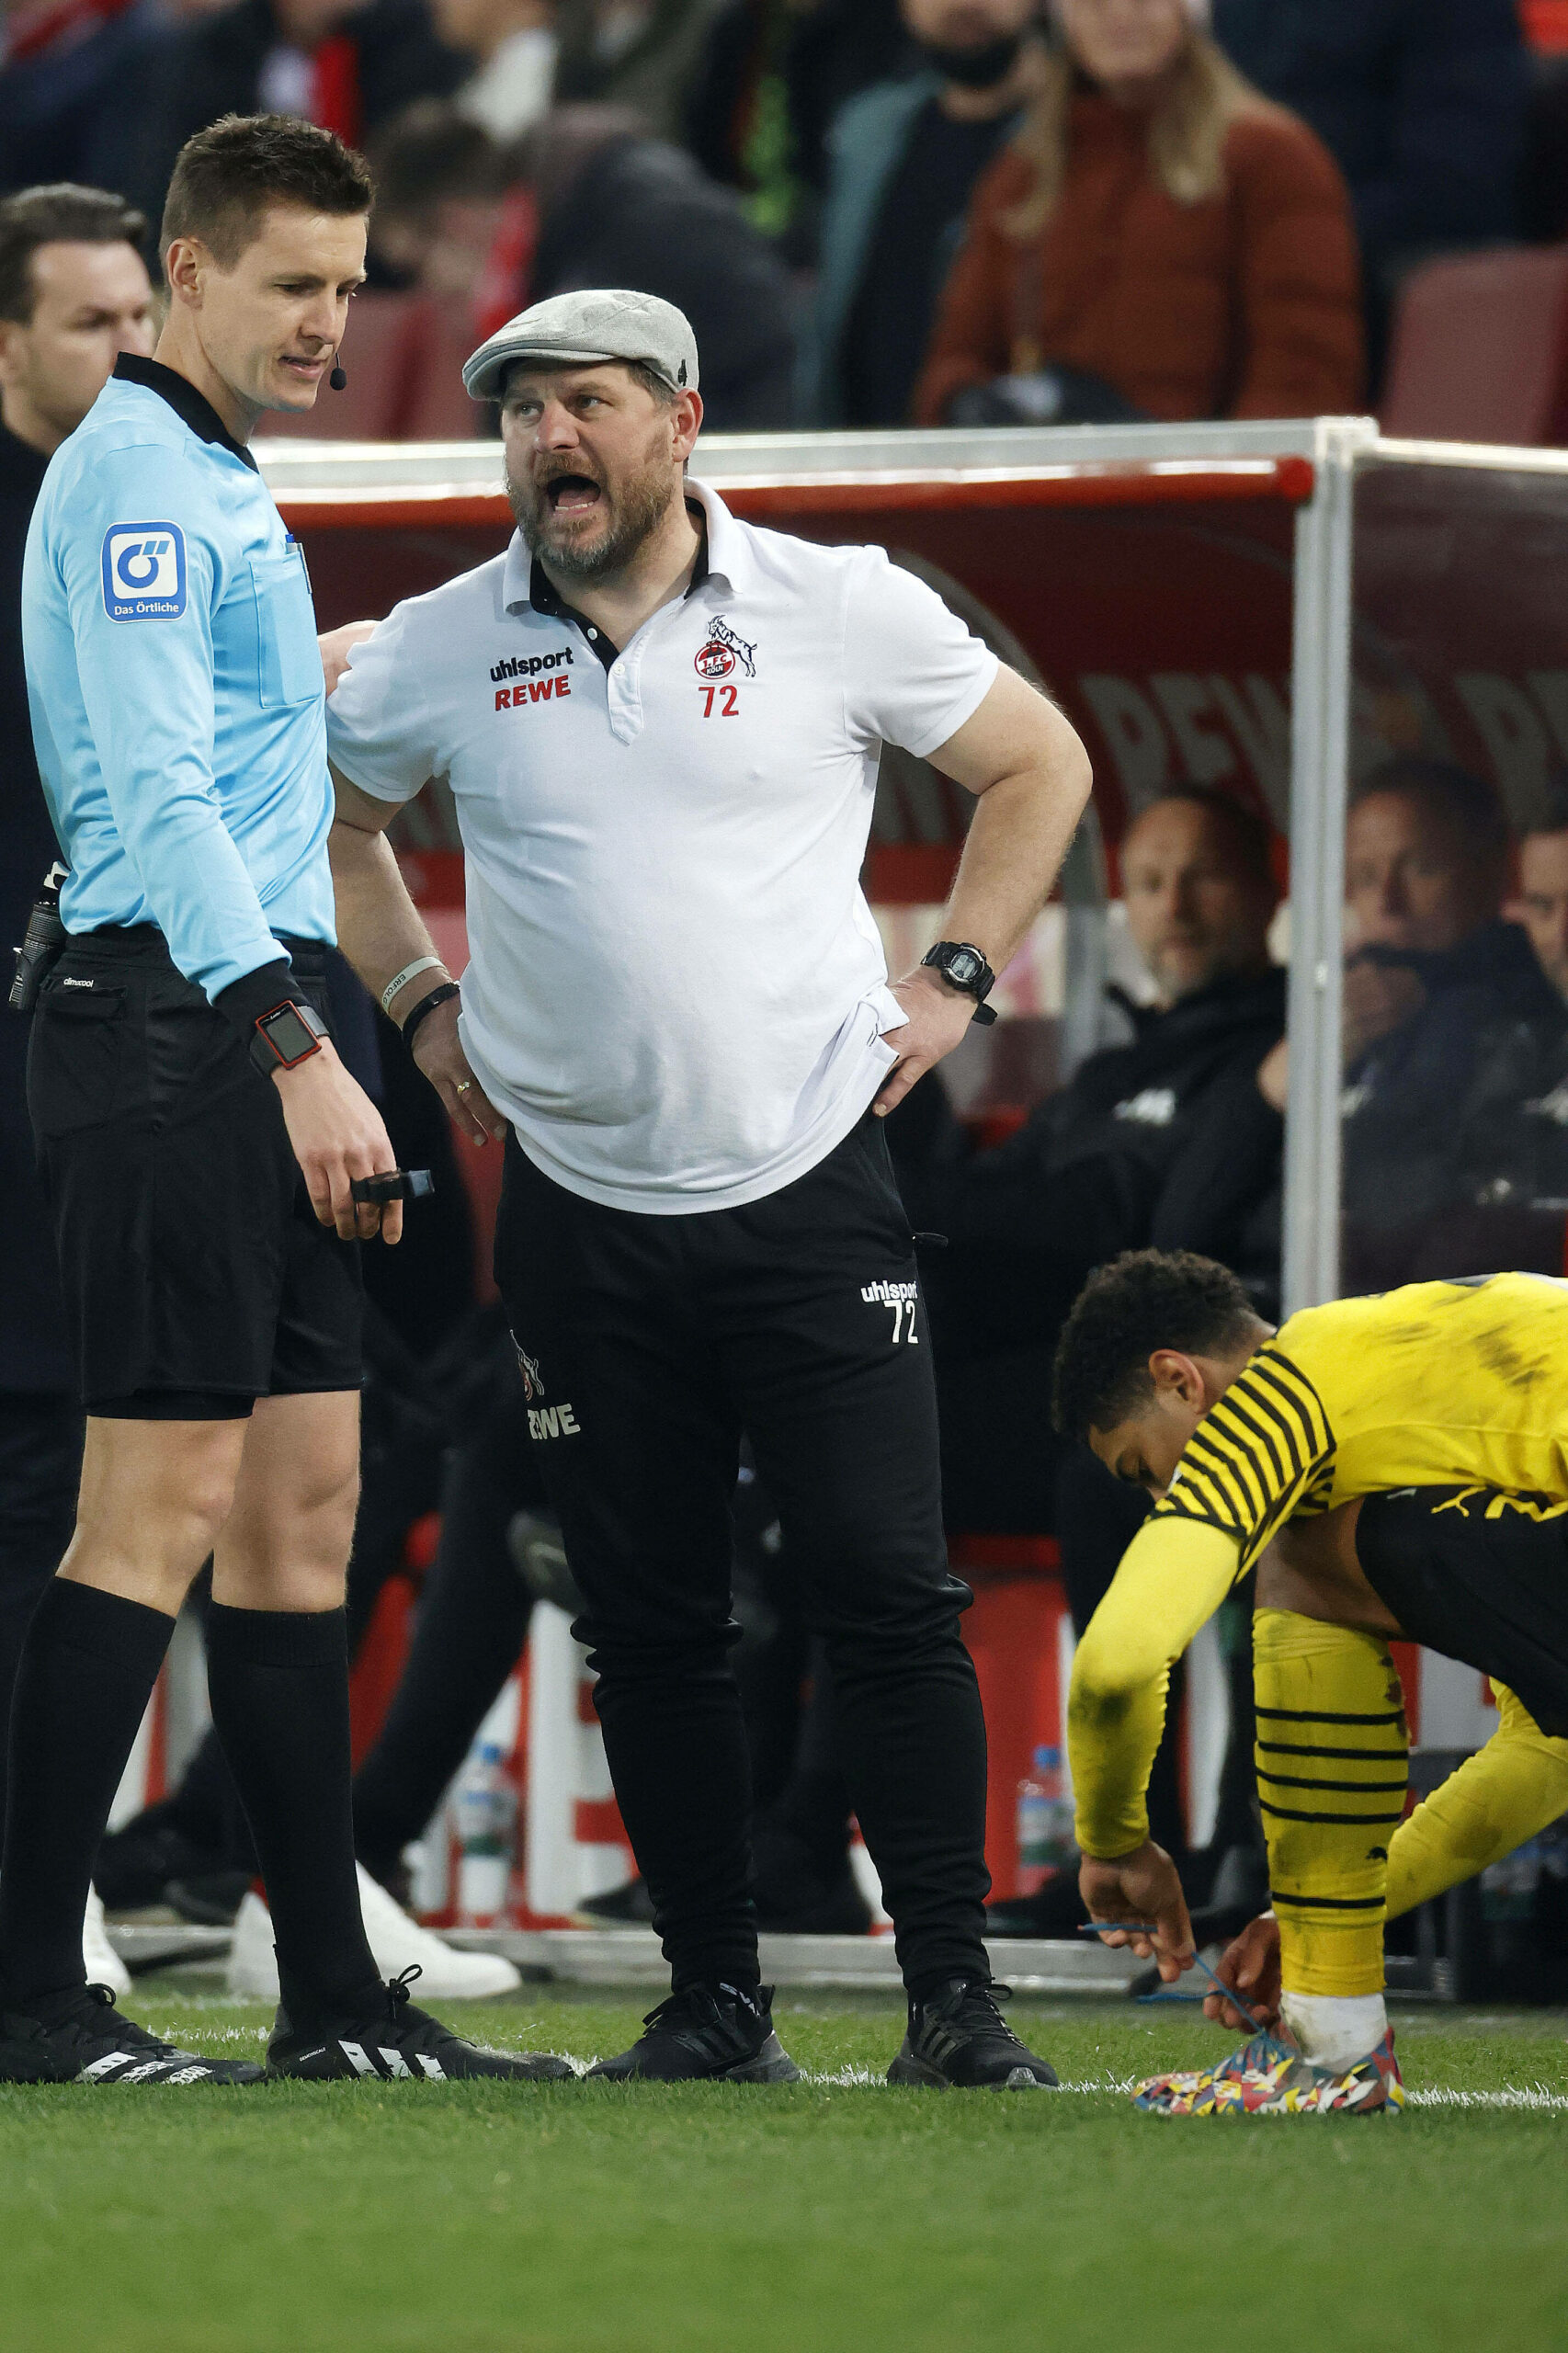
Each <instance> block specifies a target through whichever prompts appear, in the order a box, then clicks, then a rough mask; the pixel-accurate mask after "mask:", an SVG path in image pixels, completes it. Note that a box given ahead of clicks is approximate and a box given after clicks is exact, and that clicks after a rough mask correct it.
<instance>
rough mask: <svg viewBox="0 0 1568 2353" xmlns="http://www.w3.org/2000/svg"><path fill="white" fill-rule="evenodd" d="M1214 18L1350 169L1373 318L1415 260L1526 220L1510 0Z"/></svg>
mask: <svg viewBox="0 0 1568 2353" xmlns="http://www.w3.org/2000/svg"><path fill="white" fill-rule="evenodd" d="M1214 31H1215V34H1216V36H1217V37H1218V39H1219V40H1220V42H1221V45H1222V46H1223V47H1224V48H1225V49H1226V50H1227V51H1229V53H1230V55H1231V56H1232V57H1233V59H1234V61H1235V63H1237V64H1238V65H1239V66H1240V67H1241V69H1242V72H1243V73H1244V74H1247V75H1248V76H1249V77H1250V78H1251V79H1252V80H1253V81H1254V82H1256V84H1257V85H1258V87H1259V89H1261V90H1263V91H1266V92H1267V95H1268V97H1271V98H1278V100H1279V102H1280V104H1281V105H1282V106H1288V107H1290V108H1293V109H1294V110H1295V112H1296V113H1297V114H1299V115H1301V116H1303V117H1304V118H1305V119H1306V120H1307V121H1308V122H1310V123H1311V125H1312V129H1313V130H1314V131H1316V132H1317V134H1318V136H1319V138H1320V139H1322V140H1323V142H1324V144H1325V146H1327V147H1328V148H1329V150H1330V152H1331V153H1333V155H1334V157H1335V161H1336V162H1337V163H1338V165H1339V167H1340V169H1341V171H1342V172H1343V173H1344V174H1345V176H1346V179H1347V180H1348V181H1349V183H1350V195H1351V199H1352V201H1353V203H1354V205H1355V209H1356V227H1357V232H1358V235H1359V237H1360V241H1361V255H1362V260H1363V263H1364V266H1365V272H1366V280H1367V290H1368V295H1369V302H1370V306H1371V309H1372V312H1373V316H1374V324H1377V323H1378V322H1379V321H1381V318H1382V317H1383V316H1384V314H1385V313H1386V308H1387V304H1388V301H1389V299H1390V296H1391V294H1392V289H1393V287H1394V285H1395V283H1396V281H1397V279H1398V278H1399V277H1400V275H1401V273H1402V271H1403V270H1404V269H1406V268H1408V267H1410V266H1411V264H1413V263H1415V262H1417V261H1423V260H1425V259H1426V257H1427V256H1429V255H1432V254H1435V253H1438V252H1441V251H1442V250H1444V249H1445V248H1446V247H1450V246H1463V245H1483V244H1496V243H1498V242H1500V241H1502V240H1505V239H1506V238H1509V237H1512V236H1514V235H1516V234H1517V227H1518V221H1517V201H1518V180H1519V167H1520V161H1521V157H1522V153H1523V145H1524V127H1525V108H1526V105H1527V101H1528V74H1527V60H1526V53H1525V46H1524V41H1523V39H1522V37H1521V34H1520V31H1519V23H1518V13H1517V8H1516V6H1515V5H1514V0H1214Z"/></svg>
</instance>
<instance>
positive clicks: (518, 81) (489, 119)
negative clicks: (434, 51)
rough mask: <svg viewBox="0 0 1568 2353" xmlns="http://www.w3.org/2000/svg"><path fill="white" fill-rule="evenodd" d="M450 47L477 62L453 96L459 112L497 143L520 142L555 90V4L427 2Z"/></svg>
mask: <svg viewBox="0 0 1568 2353" xmlns="http://www.w3.org/2000/svg"><path fill="white" fill-rule="evenodd" d="M430 14H431V16H432V17H433V18H434V20H435V25H436V30H437V32H438V33H439V35H440V37H441V39H442V40H444V41H445V42H446V44H447V46H448V47H449V49H457V50H461V51H463V52H464V54H465V55H467V56H469V57H472V58H473V59H475V60H477V65H478V70H477V71H476V72H475V73H474V74H472V76H471V78H470V79H469V80H468V81H466V82H465V83H464V84H463V85H462V87H461V89H460V91H459V92H458V95H457V101H456V103H457V107H458V110H459V112H460V113H461V114H464V115H466V116H467V117H468V118H469V119H470V120H471V121H472V122H476V123H478V124H479V125H480V126H481V127H482V129H483V130H484V131H488V132H489V134H490V136H491V138H492V139H494V141H495V142H497V144H498V145H501V146H506V144H507V143H508V142H510V141H511V140H514V139H519V138H521V136H522V134H523V132H524V131H527V130H528V129H529V128H530V127H531V126H532V125H533V124H534V123H536V122H537V121H538V120H539V119H540V115H542V114H546V113H548V112H549V109H550V102H551V97H552V95H553V92H554V86H555V50H556V36H555V8H554V5H553V0H430Z"/></svg>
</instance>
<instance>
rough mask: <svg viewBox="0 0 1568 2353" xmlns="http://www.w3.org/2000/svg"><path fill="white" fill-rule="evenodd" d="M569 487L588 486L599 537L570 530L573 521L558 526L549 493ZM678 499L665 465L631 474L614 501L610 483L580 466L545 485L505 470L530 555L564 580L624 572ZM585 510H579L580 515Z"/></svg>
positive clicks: (676, 483)
mask: <svg viewBox="0 0 1568 2353" xmlns="http://www.w3.org/2000/svg"><path fill="white" fill-rule="evenodd" d="M564 483H593V486H594V487H595V489H597V492H598V494H599V497H598V504H597V506H595V507H593V508H591V509H589V510H586V512H587V513H588V514H589V515H590V516H591V517H592V519H593V520H594V521H595V522H597V523H599V524H600V525H602V529H601V530H600V531H599V533H598V535H597V537H594V538H591V539H590V538H588V537H587V535H586V533H584V532H580V531H576V530H574V529H573V521H574V519H577V517H574V518H562V519H561V521H560V522H559V524H558V520H557V515H556V509H555V507H554V506H553V505H552V503H551V489H552V488H553V487H554V486H556V485H558V484H564ZM679 495H680V483H679V480H678V478H677V479H676V481H674V482H672V481H671V479H670V475H669V471H668V468H667V466H665V465H651V466H647V467H645V468H644V469H643V471H642V472H641V473H638V474H634V475H632V477H631V480H630V481H629V482H627V483H623V484H622V486H621V488H620V491H619V494H617V495H616V496H614V497H612V496H611V495H610V492H609V488H608V484H607V483H602V482H600V481H598V480H597V477H596V476H594V475H591V474H589V473H587V472H585V471H584V469H583V468H582V467H580V466H562V467H561V468H559V469H558V470H557V471H556V472H553V473H551V474H549V475H547V476H546V477H545V478H544V480H543V481H532V482H526V483H519V482H517V481H516V480H515V479H514V477H513V475H512V472H511V470H510V468H508V469H507V472H506V497H507V501H508V504H509V505H510V506H511V509H512V513H513V516H514V517H515V518H516V520H517V529H519V530H520V531H521V533H522V535H523V538H524V540H525V541H526V542H527V545H528V551H529V553H530V554H531V555H541V556H543V557H544V559H545V561H546V563H548V565H549V567H550V569H551V571H552V572H556V573H560V574H562V575H563V576H564V577H566V578H567V579H571V580H585V581H589V582H597V581H601V580H608V579H612V578H614V576H615V575H616V574H618V573H619V572H623V571H625V570H626V568H627V566H628V565H629V564H630V563H631V562H632V560H633V559H634V558H635V556H636V555H637V553H638V551H639V550H640V549H641V548H642V547H644V546H645V545H646V543H647V542H648V540H651V539H652V538H653V534H654V532H655V531H656V530H658V529H659V527H660V525H661V524H662V523H663V522H664V520H665V517H666V516H667V515H668V513H669V511H670V507H671V506H672V505H673V503H674V501H675V500H676V498H678V497H679ZM583 512H584V510H581V509H579V510H578V517H581V516H582V514H583Z"/></svg>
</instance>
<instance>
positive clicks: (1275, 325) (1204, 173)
mask: <svg viewBox="0 0 1568 2353" xmlns="http://www.w3.org/2000/svg"><path fill="white" fill-rule="evenodd" d="M1055 13H1056V16H1057V17H1058V20H1059V22H1060V24H1061V27H1062V36H1063V42H1064V46H1063V49H1062V53H1061V54H1060V55H1059V56H1058V57H1056V58H1054V59H1053V60H1052V61H1051V66H1050V69H1049V71H1048V72H1047V74H1046V76H1045V80H1044V85H1043V87H1042V89H1041V90H1040V95H1039V96H1038V97H1036V99H1035V100H1034V102H1033V104H1032V105H1031V107H1030V108H1029V111H1028V119H1027V120H1026V122H1025V125H1024V128H1023V130H1022V131H1020V133H1019V134H1018V137H1017V140H1016V141H1015V142H1013V144H1012V145H1011V146H1010V147H1009V148H1008V149H1007V152H1006V153H1005V154H1004V155H1002V156H1001V157H999V158H998V160H997V161H996V163H994V165H992V166H991V168H990V170H989V171H988V172H987V173H986V174H985V176H984V177H983V179H982V181H981V182H980V185H979V187H978V188H977V189H976V191H975V195H974V199H973V202H972V204H971V209H970V225H969V236H968V241H967V243H966V244H965V245H964V247H963V249H962V251H961V252H960V255H959V257H958V260H957V262H956V263H955V265H954V267H953V272H952V276H951V277H950V278H949V281H948V287H947V291H946V294H945V297H944V300H943V303H942V307H941V312H940V315H939V318H938V321H937V330H936V334H935V336H934V338H933V341H932V345H931V350H930V354H929V357H928V358H927V361H926V368H925V370H924V372H923V374H922V376H921V379H920V382H919V385H918V387H917V389H916V393H915V416H916V419H917V421H918V422H920V423H922V424H926V425H935V424H940V423H942V422H944V421H951V420H952V418H953V416H954V412H955V404H956V406H957V409H958V412H959V414H960V415H970V416H971V417H972V418H973V420H974V421H980V420H981V419H982V418H985V417H990V418H994V419H996V420H1003V419H1007V418H1012V419H1014V420H1017V421H1020V422H1027V421H1033V422H1037V423H1052V422H1056V423H1069V422H1073V421H1074V420H1078V421H1083V420H1085V419H1108V418H1114V417H1118V416H1120V417H1126V416H1129V415H1146V416H1154V417H1164V418H1171V419H1181V418H1188V417H1221V416H1233V417H1255V416H1302V415H1314V414H1316V413H1319V412H1322V411H1325V410H1343V409H1346V408H1349V407H1352V406H1354V404H1355V403H1356V400H1357V398H1358V395H1359V392H1360V388H1361V375H1362V366H1361V340H1362V338H1361V323H1360V310H1359V293H1358V273H1357V264H1356V245H1355V236H1354V232H1353V230H1352V227H1351V222H1350V211H1349V203H1348V199H1347V197H1346V190H1345V185H1344V182H1343V180H1342V179H1341V178H1340V176H1339V173H1338V170H1337V168H1336V167H1335V164H1334V162H1333V159H1332V158H1331V157H1330V156H1329V155H1328V154H1327V153H1326V152H1325V151H1324V148H1323V147H1322V145H1321V144H1320V143H1319V142H1318V140H1317V138H1316V137H1315V135H1314V134H1313V133H1312V131H1308V130H1307V129H1306V127H1305V125H1304V124H1302V123H1301V122H1298V121H1297V120H1296V119H1295V118H1294V117H1293V116H1291V115H1289V114H1287V113H1285V112H1284V111H1283V109H1282V108H1278V107H1277V106H1274V105H1272V104H1271V103H1270V102H1269V101H1268V100H1267V99H1265V98H1263V97H1260V96H1259V95H1258V93H1257V92H1256V90H1254V89H1253V88H1252V86H1251V85H1250V84H1249V83H1247V82H1245V81H1244V80H1243V79H1242V77H1241V75H1240V74H1238V73H1237V72H1236V70H1235V68H1234V67H1233V65H1231V64H1230V63H1228V62H1227V60H1226V59H1225V58H1224V56H1223V55H1222V54H1221V51H1219V49H1217V48H1216V47H1215V45H1214V43H1213V41H1212V40H1210V38H1209V37H1208V35H1207V33H1206V32H1205V31H1204V30H1203V26H1202V18H1203V17H1204V15H1205V13H1206V5H1205V0H1055ZM1003 379H1006V384H1005V385H1002V386H1001V388H1000V389H998V390H994V391H993V392H991V393H990V394H989V396H988V397H982V391H981V388H984V387H996V386H997V385H998V381H999V380H1003ZM966 395H968V398H966V397H965V396H966Z"/></svg>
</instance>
